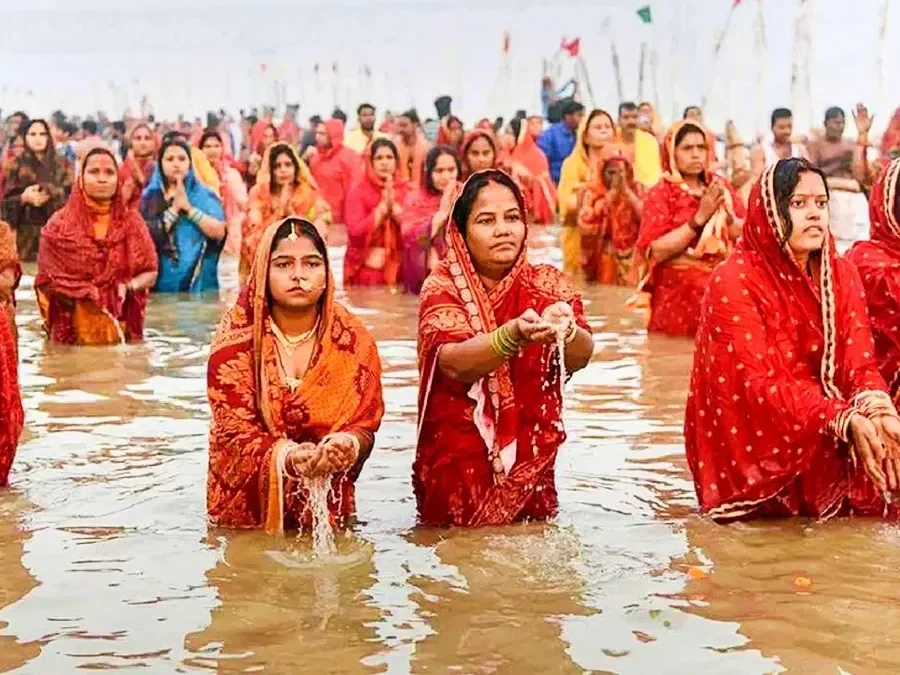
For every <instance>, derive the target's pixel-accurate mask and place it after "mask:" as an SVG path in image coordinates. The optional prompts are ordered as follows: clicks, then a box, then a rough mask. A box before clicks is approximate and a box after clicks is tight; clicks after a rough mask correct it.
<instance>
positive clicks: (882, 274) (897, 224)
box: [847, 159, 900, 404]
mask: <svg viewBox="0 0 900 675" xmlns="http://www.w3.org/2000/svg"><path fill="white" fill-rule="evenodd" d="M898 188H900V159H894V160H892V161H891V162H890V164H889V165H888V167H887V169H886V170H885V171H883V172H882V173H881V175H880V176H879V177H878V179H877V180H876V181H875V185H874V186H873V187H872V194H871V196H870V197H869V221H870V224H871V234H870V236H871V241H859V242H857V243H856V244H854V245H853V248H852V249H850V252H849V253H848V254H847V258H848V259H849V260H850V261H851V262H852V263H853V264H854V265H856V269H857V270H858V271H859V276H860V277H861V279H862V284H863V288H864V289H865V291H866V301H867V302H868V306H869V318H870V319H871V322H872V335H873V337H874V338H875V357H876V359H877V361H878V367H879V369H880V371H881V375H882V376H883V377H884V380H885V382H887V384H888V387H889V389H888V393H890V394H891V397H892V399H893V400H894V403H895V404H897V403H898V402H900V401H898V397H897V392H898V391H900V200H898V199H897V190H898Z"/></svg>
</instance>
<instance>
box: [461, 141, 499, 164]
mask: <svg viewBox="0 0 900 675" xmlns="http://www.w3.org/2000/svg"><path fill="white" fill-rule="evenodd" d="M494 155H495V153H494V146H493V145H491V142H490V141H489V140H488V139H486V138H485V137H484V136H481V137H479V138H476V139H475V140H474V141H472V143H471V144H470V145H469V149H468V150H466V164H468V165H469V169H470V170H471V171H473V172H474V171H484V170H485V169H493V168H494Z"/></svg>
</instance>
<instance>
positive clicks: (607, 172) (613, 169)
mask: <svg viewBox="0 0 900 675" xmlns="http://www.w3.org/2000/svg"><path fill="white" fill-rule="evenodd" d="M621 176H622V166H621V164H620V163H619V162H607V163H606V166H605V167H604V168H603V184H604V185H605V186H606V187H611V186H612V184H613V181H615V180H616V179H617V178H619V177H621Z"/></svg>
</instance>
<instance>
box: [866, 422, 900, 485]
mask: <svg viewBox="0 0 900 675" xmlns="http://www.w3.org/2000/svg"><path fill="white" fill-rule="evenodd" d="M871 422H872V424H873V425H874V426H875V430H876V431H877V432H878V437H879V438H880V439H881V442H882V444H883V445H884V449H885V455H886V456H885V460H884V473H885V476H886V477H887V484H888V489H889V490H898V489H900V419H898V418H896V417H894V416H893V415H879V416H878V417H876V418H874V419H872V420H871Z"/></svg>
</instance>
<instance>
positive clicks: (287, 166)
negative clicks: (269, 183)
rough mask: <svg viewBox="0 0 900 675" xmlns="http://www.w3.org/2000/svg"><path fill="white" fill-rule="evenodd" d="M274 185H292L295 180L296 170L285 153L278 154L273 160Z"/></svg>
mask: <svg viewBox="0 0 900 675" xmlns="http://www.w3.org/2000/svg"><path fill="white" fill-rule="evenodd" d="M274 178H275V184H276V185H278V186H284V185H293V184H294V181H295V180H296V178H297V169H296V168H295V167H294V163H293V162H292V161H291V158H290V157H288V155H287V153H284V152H282V153H280V154H279V155H278V156H277V157H276V158H275V171H274Z"/></svg>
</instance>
